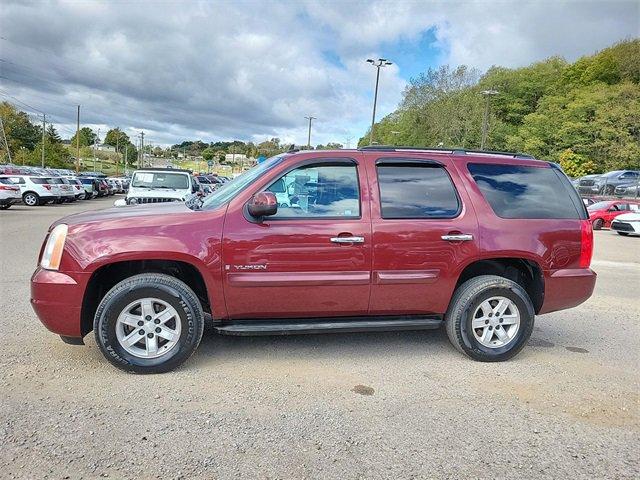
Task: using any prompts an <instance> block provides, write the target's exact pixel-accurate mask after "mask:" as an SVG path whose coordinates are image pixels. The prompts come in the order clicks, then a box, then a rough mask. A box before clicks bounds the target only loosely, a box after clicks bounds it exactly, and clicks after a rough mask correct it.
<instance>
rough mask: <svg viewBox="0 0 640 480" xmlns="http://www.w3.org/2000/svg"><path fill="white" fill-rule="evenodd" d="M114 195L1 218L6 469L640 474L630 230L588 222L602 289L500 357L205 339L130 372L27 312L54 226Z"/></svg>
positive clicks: (273, 474) (321, 340)
mask: <svg viewBox="0 0 640 480" xmlns="http://www.w3.org/2000/svg"><path fill="white" fill-rule="evenodd" d="M111 201H112V200H92V201H90V202H86V203H84V202H83V203H78V204H75V205H61V206H47V207H40V208H32V209H29V208H26V207H16V208H12V209H11V210H9V211H6V212H0V213H1V215H0V230H1V232H0V239H1V265H0V267H1V268H0V270H1V272H2V275H1V277H0V282H1V283H0V286H1V287H0V288H1V292H0V293H1V296H0V299H1V300H0V302H1V307H2V308H1V310H0V311H1V312H2V321H1V325H0V342H1V343H0V345H1V346H2V352H3V355H2V356H1V357H0V445H1V447H0V477H2V478H95V477H100V476H102V477H111V478H256V477H258V478H318V479H333V478H335V479H352V478H353V479H355V478H393V479H399V478H402V479H405V478H571V479H574V478H638V477H639V476H640V461H639V459H638V455H639V453H638V452H639V451H640V448H639V447H640V435H639V432H640V422H639V418H640V408H639V380H640V374H639V373H638V372H639V368H638V367H640V361H639V360H640V348H639V347H640V326H639V320H640V299H639V296H638V290H639V288H640V238H623V237H619V236H618V235H615V234H613V233H612V232H609V231H601V232H597V233H596V254H595V260H594V268H595V269H596V270H597V271H598V273H599V279H598V284H597V289H596V293H595V296H594V297H593V298H592V299H591V300H590V301H589V302H587V303H586V304H584V305H582V306H581V307H579V308H576V309H573V310H570V311H566V312H560V313H554V314H550V315H545V316H542V317H539V318H538V320H537V324H536V327H535V331H534V333H533V337H532V339H531V341H530V344H529V346H528V347H527V348H526V349H525V350H524V351H523V352H522V353H521V354H520V355H519V356H518V357H516V358H515V359H514V360H512V361H510V362H508V363H502V364H483V363H475V362H472V361H470V360H468V359H467V358H465V357H463V356H461V355H460V354H458V353H457V352H456V351H455V350H454V349H453V348H452V347H451V346H450V345H449V344H448V341H447V339H446V336H445V335H444V334H442V333H441V332H418V333H413V332H402V333H371V334H359V335H356V334H341V335H326V336H319V335H314V336H299V337H273V338H267V337H261V338H242V337H238V338H234V337H221V336H216V335H214V334H211V333H209V334H205V335H206V336H205V338H204V339H203V342H202V344H201V346H200V349H199V350H198V352H196V354H195V355H194V356H193V357H192V358H191V360H190V361H189V362H188V363H187V364H186V365H185V366H184V367H183V368H181V369H179V370H178V371H176V372H173V373H169V374H165V375H156V376H136V375H129V374H125V373H122V372H120V371H118V370H116V369H114V368H113V367H112V366H111V365H110V364H109V363H107V362H106V361H105V360H104V359H103V357H102V356H101V354H100V352H99V351H98V348H97V347H96V345H95V342H94V340H93V337H92V336H89V337H87V339H88V345H87V346H85V347H75V346H69V345H65V344H63V343H62V342H61V341H60V340H59V339H58V338H57V337H56V336H54V335H52V334H50V333H49V332H47V331H46V330H45V328H44V327H43V326H42V325H41V324H40V323H39V322H38V320H37V319H36V317H35V315H34V314H33V312H32V310H31V308H30V306H29V288H28V279H29V275H30V273H31V272H32V270H33V268H34V267H35V261H36V255H37V252H38V249H39V247H40V243H41V241H42V238H43V236H44V233H45V231H46V228H47V226H48V225H49V224H50V223H51V222H52V221H53V220H55V219H57V218H58V217H60V216H63V215H66V214H67V213H72V212H78V211H82V210H87V209H95V208H102V207H106V206H108V205H109V204H110V203H111ZM356 386H359V387H356ZM365 387H369V388H365ZM354 390H355V391H354ZM358 392H360V393H358ZM367 394H368V395H367Z"/></svg>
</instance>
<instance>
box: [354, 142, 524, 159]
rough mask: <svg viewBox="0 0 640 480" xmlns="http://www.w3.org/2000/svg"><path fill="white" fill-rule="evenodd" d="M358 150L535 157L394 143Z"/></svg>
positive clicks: (367, 146) (512, 153) (369, 146)
mask: <svg viewBox="0 0 640 480" xmlns="http://www.w3.org/2000/svg"><path fill="white" fill-rule="evenodd" d="M358 150H364V151H377V152H395V151H403V150H417V151H426V152H449V153H452V154H455V155H466V154H467V153H484V154H487V155H506V156H509V157H513V158H522V159H535V157H534V156H533V155H529V154H526V153H519V152H500V151H494V150H467V149H465V148H456V147H451V148H442V147H405V146H393V145H366V146H364V147H360V148H359V149H358Z"/></svg>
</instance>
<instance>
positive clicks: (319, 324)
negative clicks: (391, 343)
mask: <svg viewBox="0 0 640 480" xmlns="http://www.w3.org/2000/svg"><path fill="white" fill-rule="evenodd" d="M440 325H442V319H441V318H439V317H435V316H434V317H425V316H400V317H378V318H376V317H346V318H345V317H339V318H312V319H310V318H304V319H301V318H292V319H281V320H236V321H231V322H225V323H220V324H218V325H216V326H215V327H214V329H215V331H216V332H218V333H220V334H222V335H246V336H249V335H298V334H311V333H343V332H344V333H346V332H388V331H393V330H432V329H435V328H439V327H440Z"/></svg>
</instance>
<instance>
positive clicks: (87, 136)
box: [71, 127, 99, 147]
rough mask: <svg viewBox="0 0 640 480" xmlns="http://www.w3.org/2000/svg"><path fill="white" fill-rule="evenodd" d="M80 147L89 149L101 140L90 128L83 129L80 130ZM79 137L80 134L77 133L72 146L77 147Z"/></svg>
mask: <svg viewBox="0 0 640 480" xmlns="http://www.w3.org/2000/svg"><path fill="white" fill-rule="evenodd" d="M79 133H80V146H81V147H88V146H90V145H93V144H94V143H96V142H97V141H98V140H99V138H98V135H96V133H95V132H94V131H93V130H91V128H89V127H82V128H81V129H80V132H79ZM77 136H78V132H76V133H75V134H74V135H73V137H71V145H73V146H75V145H76V137H77Z"/></svg>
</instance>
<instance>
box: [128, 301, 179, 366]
mask: <svg viewBox="0 0 640 480" xmlns="http://www.w3.org/2000/svg"><path fill="white" fill-rule="evenodd" d="M181 330H182V322H181V320H180V316H179V315H178V312H177V310H176V309H175V308H174V307H172V306H171V305H170V304H168V303H167V302H165V301H164V300H160V299H158V298H142V299H139V300H136V301H134V302H131V303H130V304H129V305H127V306H126V307H125V308H124V309H123V310H122V312H120V315H118V320H117V321H116V337H117V339H118V342H119V343H120V345H121V346H122V348H123V349H124V350H126V351H127V352H128V353H130V354H131V355H134V356H136V357H138V358H158V357H161V356H163V355H166V354H167V353H168V352H170V351H171V350H172V349H173V348H174V347H175V346H176V345H177V344H178V340H179V338H180V332H181Z"/></svg>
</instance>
